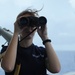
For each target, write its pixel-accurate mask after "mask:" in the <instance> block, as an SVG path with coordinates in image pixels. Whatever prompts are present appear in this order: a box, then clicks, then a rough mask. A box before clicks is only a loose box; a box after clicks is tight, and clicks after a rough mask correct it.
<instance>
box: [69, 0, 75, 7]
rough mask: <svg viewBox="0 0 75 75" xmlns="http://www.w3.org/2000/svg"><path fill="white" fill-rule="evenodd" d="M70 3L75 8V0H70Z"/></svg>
mask: <svg viewBox="0 0 75 75" xmlns="http://www.w3.org/2000/svg"><path fill="white" fill-rule="evenodd" d="M69 3H70V4H71V6H72V7H73V8H75V0H69Z"/></svg>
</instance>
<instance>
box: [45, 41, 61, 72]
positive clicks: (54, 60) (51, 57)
mask: <svg viewBox="0 0 75 75" xmlns="http://www.w3.org/2000/svg"><path fill="white" fill-rule="evenodd" d="M45 48H46V52H47V57H48V64H49V65H48V69H49V70H50V71H51V72H59V71H60V62H59V59H58V57H57V55H56V53H55V51H54V49H53V47H52V45H51V43H50V42H46V43H45Z"/></svg>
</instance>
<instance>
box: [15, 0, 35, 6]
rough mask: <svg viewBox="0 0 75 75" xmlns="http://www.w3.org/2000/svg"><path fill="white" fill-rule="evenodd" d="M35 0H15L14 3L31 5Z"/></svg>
mask: <svg viewBox="0 0 75 75" xmlns="http://www.w3.org/2000/svg"><path fill="white" fill-rule="evenodd" d="M34 1H35V0H33V1H32V0H14V4H15V5H17V6H19V7H24V6H31V5H32V4H33V3H34Z"/></svg>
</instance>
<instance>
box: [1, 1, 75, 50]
mask: <svg viewBox="0 0 75 75" xmlns="http://www.w3.org/2000/svg"><path fill="white" fill-rule="evenodd" d="M28 7H31V8H32V9H38V10H39V9H41V8H42V7H43V9H42V10H41V11H40V12H39V15H40V16H45V17H46V18H47V29H48V30H47V31H48V37H49V38H50V39H51V40H52V45H53V47H54V49H55V50H56V51H57V50H60V51H63V50H68V51H72V50H74V51H75V21H74V20H75V0H0V26H1V27H2V28H6V29H9V30H11V31H12V32H13V30H14V22H15V20H16V17H17V15H18V14H19V13H20V12H21V11H23V10H25V9H26V8H28ZM5 42H6V40H5V39H4V38H3V37H1V36H0V49H1V45H2V44H4V43H5ZM34 43H35V44H37V45H42V40H41V39H40V37H39V36H38V34H37V33H36V35H35V37H34Z"/></svg>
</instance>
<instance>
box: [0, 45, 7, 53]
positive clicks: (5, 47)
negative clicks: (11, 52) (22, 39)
mask: <svg viewBox="0 0 75 75" xmlns="http://www.w3.org/2000/svg"><path fill="white" fill-rule="evenodd" d="M7 47H8V46H3V47H2V49H1V52H0V54H2V53H3V52H5V51H6V49H7Z"/></svg>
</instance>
